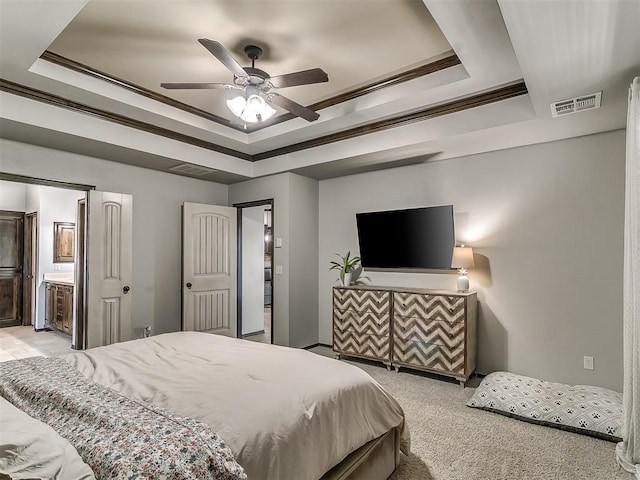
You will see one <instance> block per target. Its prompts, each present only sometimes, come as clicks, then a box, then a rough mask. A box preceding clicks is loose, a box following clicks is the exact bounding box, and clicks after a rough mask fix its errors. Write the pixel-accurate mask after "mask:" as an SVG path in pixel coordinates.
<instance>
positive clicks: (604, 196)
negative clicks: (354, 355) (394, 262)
mask: <svg viewBox="0 0 640 480" xmlns="http://www.w3.org/2000/svg"><path fill="white" fill-rule="evenodd" d="M624 151H625V138H624V131H615V132H609V133H603V134H598V135H592V136H586V137H579V138H574V139H570V140H563V141H558V142H552V143H546V144H538V145H532V146H527V147H522V148H515V149H509V150H503V151H498V152H490V153H485V154H479V155H472V156H467V157H462V158H456V159H451V160H446V161H442V162H433V163H425V164H421V165H415V166H408V167H403V168H397V169H392V170H385V171H382V172H374V173H366V174H360V175H353V176H350V177H342V178H337V179H331V180H324V181H321V182H320V190H319V191H320V205H319V210H320V218H319V221H320V232H321V235H320V245H319V267H320V272H319V299H320V305H319V312H320V317H319V340H320V342H322V343H327V344H330V343H331V287H332V286H333V285H334V284H335V283H336V281H335V280H336V275H335V272H329V271H328V266H329V262H330V261H331V260H332V259H333V258H332V257H333V256H334V253H335V252H341V253H344V252H346V251H347V250H351V251H352V252H354V251H358V242H357V233H356V225H355V213H356V212H362V211H375V210H383V209H395V208H407V207H419V206H431V205H442V204H453V205H454V210H455V220H456V236H457V238H458V241H459V242H462V243H466V244H468V245H469V246H471V247H473V248H474V252H475V260H476V268H475V269H474V270H472V271H471V273H470V279H471V288H472V289H475V290H477V291H478V297H479V302H480V307H479V331H478V341H479V346H478V371H480V372H482V373H488V372H491V371H495V370H509V371H512V372H516V373H520V374H524V375H531V376H536V377H542V378H545V379H547V380H551V381H561V382H571V383H580V384H591V385H600V386H604V387H609V388H614V389H617V390H620V389H621V388H622V242H623V215H624ZM365 275H367V276H369V277H370V283H372V284H377V285H393V286H416V287H425V288H446V289H455V283H456V275H455V273H453V274H451V273H449V274H447V273H402V272H365ZM584 355H588V356H593V357H594V358H595V362H594V363H595V370H593V371H589V370H584V369H583V356H584Z"/></svg>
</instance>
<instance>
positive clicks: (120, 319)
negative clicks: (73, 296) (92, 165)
mask: <svg viewBox="0 0 640 480" xmlns="http://www.w3.org/2000/svg"><path fill="white" fill-rule="evenodd" d="M87 226H88V228H87V238H86V246H87V259H88V263H87V280H88V282H87V291H86V298H87V316H86V319H85V326H86V335H87V348H92V347H98V346H102V345H109V344H111V343H116V342H123V341H126V340H130V339H131V338H132V331H131V300H132V292H131V280H132V247H133V237H132V228H133V225H132V197H131V195H125V194H121V193H108V192H97V191H94V190H92V191H89V192H88V222H87Z"/></svg>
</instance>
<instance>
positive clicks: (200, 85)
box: [160, 82, 238, 90]
mask: <svg viewBox="0 0 640 480" xmlns="http://www.w3.org/2000/svg"><path fill="white" fill-rule="evenodd" d="M160 86H161V87H162V88H167V89H169V90H180V89H199V88H207V89H210V88H238V87H236V86H235V85H229V84H228V83H206V82H205V83H161V84H160Z"/></svg>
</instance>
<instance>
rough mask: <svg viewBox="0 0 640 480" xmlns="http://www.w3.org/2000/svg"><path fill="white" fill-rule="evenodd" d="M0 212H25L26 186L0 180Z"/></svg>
mask: <svg viewBox="0 0 640 480" xmlns="http://www.w3.org/2000/svg"><path fill="white" fill-rule="evenodd" d="M0 210H10V211H13V212H26V211H27V186H26V184H24V183H15V182H6V181H4V180H0Z"/></svg>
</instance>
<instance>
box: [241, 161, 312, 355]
mask: <svg viewBox="0 0 640 480" xmlns="http://www.w3.org/2000/svg"><path fill="white" fill-rule="evenodd" d="M317 183H318V182H317V181H315V180H312V179H309V178H306V177H302V176H300V175H296V174H292V173H283V174H280V175H274V176H270V177H262V178H257V179H254V180H249V181H246V182H241V183H236V184H233V185H230V186H229V205H233V204H236V203H244V202H251V201H256V200H265V199H269V198H273V199H274V206H273V214H274V218H273V228H274V231H273V237H274V239H276V238H281V239H282V247H280V248H274V258H273V272H274V273H275V267H276V266H277V265H282V267H283V274H282V275H275V274H274V275H273V292H274V296H273V301H274V303H273V317H274V320H273V335H274V343H276V344H278V345H289V346H292V347H305V346H308V345H311V344H314V343H316V342H317V338H318V309H317V305H318V275H317V258H318V257H317V252H318V249H317V237H318V235H317V232H318V203H317V202H318V200H317V199H318V195H317V188H318V186H317ZM314 264H315V265H314Z"/></svg>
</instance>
